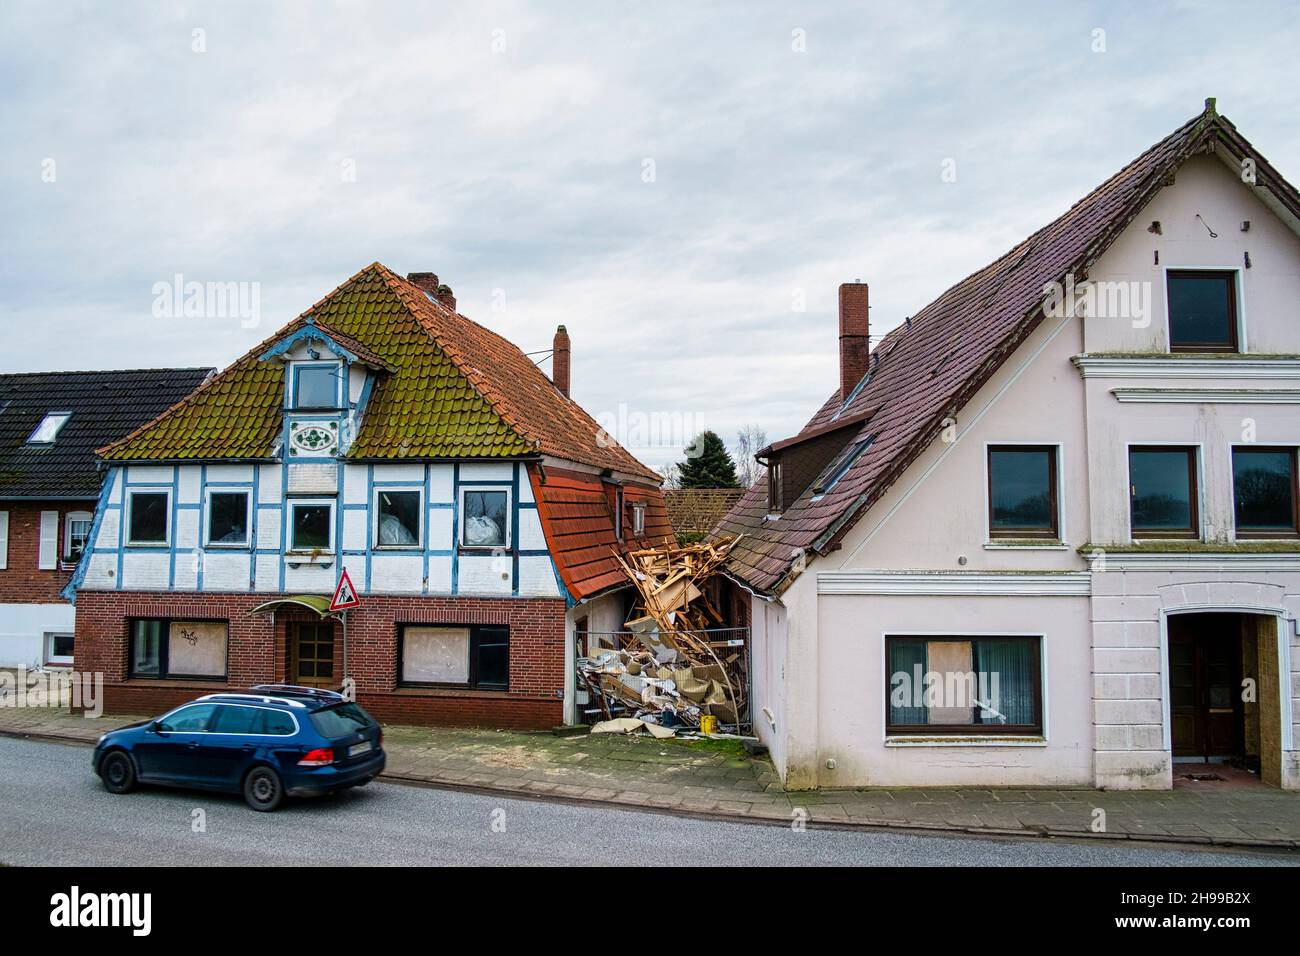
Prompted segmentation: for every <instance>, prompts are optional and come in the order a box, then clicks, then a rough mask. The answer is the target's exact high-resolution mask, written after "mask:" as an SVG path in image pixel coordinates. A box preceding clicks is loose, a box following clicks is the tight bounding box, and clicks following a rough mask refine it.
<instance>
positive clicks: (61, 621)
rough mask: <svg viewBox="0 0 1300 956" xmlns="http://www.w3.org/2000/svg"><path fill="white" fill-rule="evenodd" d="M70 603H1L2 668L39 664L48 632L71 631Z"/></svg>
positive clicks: (64, 632)
mask: <svg viewBox="0 0 1300 956" xmlns="http://www.w3.org/2000/svg"><path fill="white" fill-rule="evenodd" d="M75 621H76V609H75V608H73V606H72V605H71V604H0V667H29V668H32V667H39V666H41V664H42V662H43V661H44V658H45V635H47V634H71V633H73V625H74V623H75Z"/></svg>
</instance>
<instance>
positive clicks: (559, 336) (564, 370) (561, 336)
mask: <svg viewBox="0 0 1300 956" xmlns="http://www.w3.org/2000/svg"><path fill="white" fill-rule="evenodd" d="M552 348H554V349H555V351H554V353H553V354H552V356H551V381H552V382H554V383H555V387H556V388H558V389H559V390H560V391H561V392H563V393H564V397H565V398H568V397H569V333H568V330H567V329H565V327H564V326H562V325H561V326H560V327H559V328H557V329H556V330H555V342H554V344H553V346H552Z"/></svg>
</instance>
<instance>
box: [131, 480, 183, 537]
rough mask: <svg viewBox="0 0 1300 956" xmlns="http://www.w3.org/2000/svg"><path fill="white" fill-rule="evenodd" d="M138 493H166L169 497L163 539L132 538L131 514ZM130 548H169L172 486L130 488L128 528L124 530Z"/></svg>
mask: <svg viewBox="0 0 1300 956" xmlns="http://www.w3.org/2000/svg"><path fill="white" fill-rule="evenodd" d="M136 495H164V496H166V498H167V509H166V511H167V513H166V518H165V532H164V535H163V539H162V540H161V541H134V540H132V538H131V514H132V512H133V511H134V510H135V496H136ZM123 533H124V535H125V538H126V546H127V547H128V548H167V547H170V546H171V541H172V490H171V488H170V487H158V488H128V489H127V491H126V528H125V529H124V531H123Z"/></svg>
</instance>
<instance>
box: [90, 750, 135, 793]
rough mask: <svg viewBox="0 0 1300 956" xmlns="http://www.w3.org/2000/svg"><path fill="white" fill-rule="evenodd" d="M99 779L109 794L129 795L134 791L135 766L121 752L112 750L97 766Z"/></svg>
mask: <svg viewBox="0 0 1300 956" xmlns="http://www.w3.org/2000/svg"><path fill="white" fill-rule="evenodd" d="M99 777H100V779H101V780H103V781H104V789H105V790H107V791H108V792H109V793H130V792H131V791H132V790H134V789H135V764H133V763H132V762H131V758H130V757H129V756H127V754H126V753H125V752H123V751H121V750H114V751H113V752H112V753H110V754H108V755H106V756H105V757H104V762H103V763H102V764H100V765H99Z"/></svg>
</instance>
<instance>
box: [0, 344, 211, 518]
mask: <svg viewBox="0 0 1300 956" xmlns="http://www.w3.org/2000/svg"><path fill="white" fill-rule="evenodd" d="M212 371H213V370H212V369H208V368H176V369H173V368H163V369H130V370H126V371H110V372H26V373H18V374H0V498H94V497H96V496H97V495H98V494H99V485H100V478H101V475H100V473H99V471H98V470H96V467H95V449H96V448H99V447H101V446H103V445H107V444H108V443H109V442H112V441H116V440H117V439H119V438H121V437H122V436H123V435H126V434H128V433H129V432H131V431H132V430H134V429H135V428H137V427H139V426H140V425H142V424H144V423H145V422H147V421H149V420H150V419H152V418H154V417H155V416H157V415H158V414H160V413H161V412H163V411H164V410H165V409H167V408H169V407H170V406H172V405H174V404H175V403H176V402H179V401H180V400H181V399H182V398H184V397H185V396H186V395H188V394H189V393H190V392H192V391H193V390H194V389H196V388H198V386H199V385H200V384H202V382H203V380H204V379H205V378H207V377H208V375H210V374H211V373H212ZM48 412H71V413H72V417H71V418H69V419H68V421H67V423H66V424H64V426H63V428H62V429H60V430H59V433H58V437H57V439H56V440H55V441H54V442H53V443H52V444H48V445H45V444H41V445H34V444H29V443H28V441H27V439H28V438H29V437H31V434H32V432H33V431H35V430H36V427H37V426H38V425H39V424H40V423H41V421H42V419H44V418H45V415H46V413H48Z"/></svg>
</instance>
